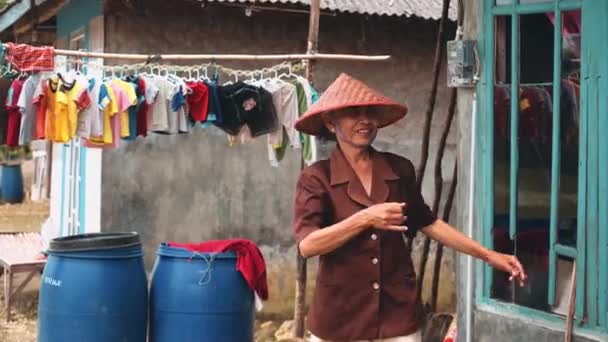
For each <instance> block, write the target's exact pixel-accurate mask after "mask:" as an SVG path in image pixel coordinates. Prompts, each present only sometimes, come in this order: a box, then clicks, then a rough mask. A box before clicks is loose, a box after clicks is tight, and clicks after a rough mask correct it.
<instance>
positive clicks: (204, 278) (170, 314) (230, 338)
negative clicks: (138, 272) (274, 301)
mask: <svg viewBox="0 0 608 342" xmlns="http://www.w3.org/2000/svg"><path fill="white" fill-rule="evenodd" d="M254 315H255V312H254V295H253V291H252V290H251V289H250V288H249V286H248V285H247V282H246V281H245V278H243V276H242V275H241V273H239V272H238V271H237V269H236V255H235V254H234V253H219V254H215V255H211V254H198V253H192V252H189V251H187V250H185V249H182V248H173V247H169V246H168V245H166V244H161V246H160V248H159V250H158V252H157V259H156V263H155V265H154V271H153V275H152V284H151V288H150V334H149V335H150V342H174V341H218V342H220V341H221V342H250V341H253V320H254Z"/></svg>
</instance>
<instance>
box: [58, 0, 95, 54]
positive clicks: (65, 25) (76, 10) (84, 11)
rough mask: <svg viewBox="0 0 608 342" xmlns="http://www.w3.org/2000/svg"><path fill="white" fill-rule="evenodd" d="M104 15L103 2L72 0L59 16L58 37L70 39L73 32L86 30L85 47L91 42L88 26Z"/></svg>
mask: <svg viewBox="0 0 608 342" xmlns="http://www.w3.org/2000/svg"><path fill="white" fill-rule="evenodd" d="M102 13H103V0H72V1H70V2H68V3H67V4H66V5H65V6H64V7H63V8H62V9H61V10H60V11H59V14H57V37H58V38H66V39H67V38H68V37H69V36H70V33H71V32H74V31H76V30H78V29H79V28H81V27H84V28H85V46H87V45H88V42H89V37H88V35H89V32H88V31H89V30H88V25H89V22H90V21H91V19H93V18H95V17H96V16H99V15H102Z"/></svg>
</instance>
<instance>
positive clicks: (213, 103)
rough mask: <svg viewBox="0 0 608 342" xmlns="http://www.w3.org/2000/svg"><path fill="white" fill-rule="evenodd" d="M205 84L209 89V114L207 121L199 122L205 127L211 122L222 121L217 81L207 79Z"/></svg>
mask: <svg viewBox="0 0 608 342" xmlns="http://www.w3.org/2000/svg"><path fill="white" fill-rule="evenodd" d="M205 84H206V85H207V88H208V89H209V114H208V115H207V121H206V122H203V123H202V124H201V126H203V127H207V126H208V125H210V124H211V123H213V122H220V123H221V122H222V104H221V102H220V95H219V88H218V85H217V81H209V82H205Z"/></svg>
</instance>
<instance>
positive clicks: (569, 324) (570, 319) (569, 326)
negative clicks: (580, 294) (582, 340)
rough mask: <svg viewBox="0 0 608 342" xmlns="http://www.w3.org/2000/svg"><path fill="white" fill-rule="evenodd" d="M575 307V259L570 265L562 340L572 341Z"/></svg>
mask: <svg viewBox="0 0 608 342" xmlns="http://www.w3.org/2000/svg"><path fill="white" fill-rule="evenodd" d="M575 309H576V261H575V262H574V264H573V265H572V278H570V297H569V298H568V316H567V318H566V331H565V334H564V341H566V342H572V330H573V328H574V310H575Z"/></svg>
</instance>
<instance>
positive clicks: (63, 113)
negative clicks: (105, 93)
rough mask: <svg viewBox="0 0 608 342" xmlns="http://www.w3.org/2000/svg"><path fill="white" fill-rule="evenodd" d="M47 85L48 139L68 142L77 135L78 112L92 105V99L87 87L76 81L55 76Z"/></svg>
mask: <svg viewBox="0 0 608 342" xmlns="http://www.w3.org/2000/svg"><path fill="white" fill-rule="evenodd" d="M47 86H48V91H47V94H48V100H47V101H48V102H47V113H46V116H47V127H46V128H47V132H46V136H47V139H49V140H51V141H55V142H68V141H70V140H71V139H72V138H73V137H75V136H76V128H77V122H78V114H79V113H80V112H81V111H82V110H83V109H85V108H87V107H88V106H89V105H91V99H90V98H89V95H88V93H87V91H86V88H85V87H83V85H81V84H79V83H78V82H76V81H74V82H73V83H66V82H64V81H63V80H62V79H61V78H60V77H57V76H53V77H51V79H50V80H49V81H48V84H47Z"/></svg>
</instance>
